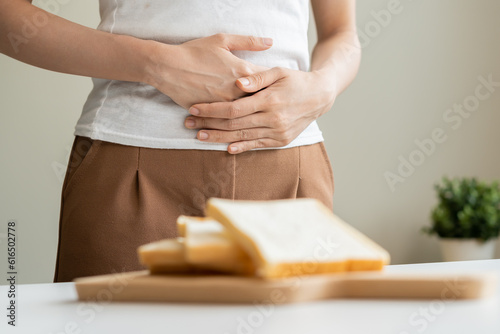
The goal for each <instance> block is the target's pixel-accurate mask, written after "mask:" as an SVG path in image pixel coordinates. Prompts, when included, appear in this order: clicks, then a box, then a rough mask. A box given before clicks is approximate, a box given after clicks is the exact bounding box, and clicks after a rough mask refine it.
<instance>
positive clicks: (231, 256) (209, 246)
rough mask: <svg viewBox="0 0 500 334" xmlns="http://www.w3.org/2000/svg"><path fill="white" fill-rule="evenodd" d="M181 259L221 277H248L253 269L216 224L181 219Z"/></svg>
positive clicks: (242, 252) (240, 251) (244, 254)
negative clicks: (214, 272)
mask: <svg viewBox="0 0 500 334" xmlns="http://www.w3.org/2000/svg"><path fill="white" fill-rule="evenodd" d="M183 222H184V223H185V236H186V237H185V259H186V261H187V262H188V263H189V264H191V265H193V266H195V267H199V268H204V269H210V270H216V271H220V272H224V273H230V274H239V275H252V274H253V273H254V272H255V269H254V266H253V264H252V262H251V260H250V258H249V257H248V255H247V254H246V253H245V252H244V251H243V250H242V249H241V247H240V246H239V245H238V244H237V243H236V241H235V240H234V239H233V238H232V237H231V236H230V235H229V234H228V233H227V231H226V229H225V228H224V227H223V226H222V225H221V224H220V223H219V222H217V221H215V220H213V219H211V218H206V219H204V220H200V219H197V218H196V217H184V218H183Z"/></svg>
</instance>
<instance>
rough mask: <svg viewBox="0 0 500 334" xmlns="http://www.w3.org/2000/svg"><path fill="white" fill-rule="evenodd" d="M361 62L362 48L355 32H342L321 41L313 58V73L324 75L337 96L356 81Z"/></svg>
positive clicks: (315, 49)
mask: <svg viewBox="0 0 500 334" xmlns="http://www.w3.org/2000/svg"><path fill="white" fill-rule="evenodd" d="M360 61H361V46H360V43H359V39H358V36H357V34H356V32H355V31H353V30H349V31H340V32H337V33H335V34H332V35H331V36H329V37H325V38H323V39H321V40H320V41H319V42H318V43H317V44H316V46H315V48H314V50H313V54H312V58H311V71H316V72H319V73H322V75H323V77H325V78H326V79H325V82H326V84H327V85H331V89H332V90H333V91H334V94H335V95H336V96H337V95H339V94H340V93H342V92H343V91H344V90H345V89H346V88H347V87H348V86H349V85H350V83H351V82H352V81H353V80H354V78H355V76H356V74H357V72H358V69H359V64H360Z"/></svg>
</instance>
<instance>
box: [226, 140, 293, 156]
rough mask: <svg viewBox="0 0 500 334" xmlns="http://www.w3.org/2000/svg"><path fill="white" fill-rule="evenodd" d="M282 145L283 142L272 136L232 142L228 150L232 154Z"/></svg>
mask: <svg viewBox="0 0 500 334" xmlns="http://www.w3.org/2000/svg"><path fill="white" fill-rule="evenodd" d="M282 146H283V144H282V143H281V142H279V141H278V140H275V139H271V138H260V139H256V140H248V141H242V142H237V143H232V144H231V145H229V147H228V148H227V151H228V152H229V153H231V154H239V153H243V152H246V151H250V150H253V149H256V148H266V147H282Z"/></svg>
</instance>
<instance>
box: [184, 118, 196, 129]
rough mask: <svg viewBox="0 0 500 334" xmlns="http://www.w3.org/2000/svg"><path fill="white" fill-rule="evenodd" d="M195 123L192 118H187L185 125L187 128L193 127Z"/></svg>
mask: <svg viewBox="0 0 500 334" xmlns="http://www.w3.org/2000/svg"><path fill="white" fill-rule="evenodd" d="M195 125H196V122H195V121H194V120H192V119H188V120H187V121H186V126H187V127H188V128H193V127H194V126H195Z"/></svg>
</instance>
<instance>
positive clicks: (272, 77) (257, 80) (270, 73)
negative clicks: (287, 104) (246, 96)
mask: <svg viewBox="0 0 500 334" xmlns="http://www.w3.org/2000/svg"><path fill="white" fill-rule="evenodd" d="M284 76H285V74H284V71H283V69H282V68H280V67H273V68H271V69H270V70H267V71H264V72H258V73H255V74H252V75H250V76H247V77H244V78H239V79H238V80H236V85H237V86H238V88H239V89H241V90H242V91H244V92H247V93H254V92H257V91H259V90H261V89H263V88H266V87H269V86H271V85H272V84H273V83H275V82H276V81H278V80H279V79H281V78H283V77H284Z"/></svg>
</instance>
